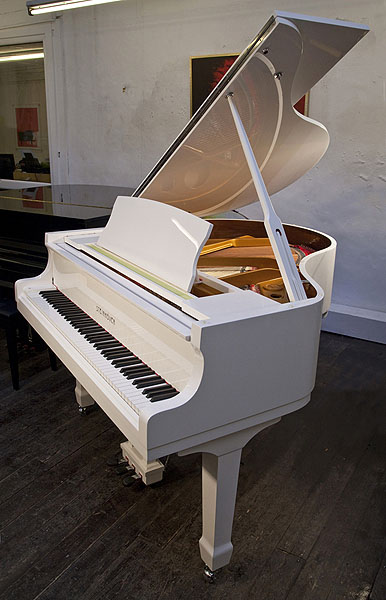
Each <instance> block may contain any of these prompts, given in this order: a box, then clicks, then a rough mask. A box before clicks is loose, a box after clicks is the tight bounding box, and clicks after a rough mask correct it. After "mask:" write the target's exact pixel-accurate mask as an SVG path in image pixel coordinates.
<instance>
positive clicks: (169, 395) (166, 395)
mask: <svg viewBox="0 0 386 600" xmlns="http://www.w3.org/2000/svg"><path fill="white" fill-rule="evenodd" d="M177 394H178V392H177V390H175V389H173V391H172V392H164V393H163V394H159V395H158V396H153V398H150V402H159V401H160V400H167V399H168V398H173V397H174V396H177Z"/></svg>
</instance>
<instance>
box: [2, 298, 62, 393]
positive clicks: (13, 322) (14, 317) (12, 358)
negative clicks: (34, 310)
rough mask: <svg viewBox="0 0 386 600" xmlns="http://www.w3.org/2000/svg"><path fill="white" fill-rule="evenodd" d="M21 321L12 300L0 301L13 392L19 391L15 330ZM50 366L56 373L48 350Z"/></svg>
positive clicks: (53, 361)
mask: <svg viewBox="0 0 386 600" xmlns="http://www.w3.org/2000/svg"><path fill="white" fill-rule="evenodd" d="M22 321H23V317H22V316H21V314H20V313H19V311H18V310H17V306H16V302H15V300H13V298H2V299H0V327H1V328H2V329H5V335H6V340H7V349H8V358H9V365H10V368H11V376H12V385H13V389H14V390H18V389H19V361H18V354H17V329H18V327H19V326H20V324H21V323H22ZM48 352H49V358H50V366H51V369H52V370H53V371H56V369H57V364H56V356H55V354H54V353H53V352H52V350H51V349H50V348H49V349H48Z"/></svg>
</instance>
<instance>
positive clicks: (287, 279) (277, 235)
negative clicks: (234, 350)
mask: <svg viewBox="0 0 386 600" xmlns="http://www.w3.org/2000/svg"><path fill="white" fill-rule="evenodd" d="M226 99H227V100H228V103H229V106H230V109H231V113H232V117H233V120H234V122H235V126H236V129H237V133H238V136H239V138H240V142H241V146H242V149H243V151H244V154H245V158H246V161H247V164H248V167H249V170H250V172H251V175H252V180H253V183H254V186H255V188H256V192H257V196H258V198H259V200H260V203H261V206H262V209H263V213H264V225H265V228H266V230H267V234H268V237H269V240H270V242H271V246H272V249H273V251H274V254H275V257H276V260H277V263H278V266H279V270H280V273H281V276H282V278H283V281H284V285H285V289H286V291H287V294H288V297H289V299H290V301H291V302H295V301H296V300H306V298H307V296H306V293H305V291H304V288H303V284H302V282H301V279H300V276H299V273H298V270H297V268H296V265H295V262H294V259H293V257H292V252H291V249H290V247H289V244H288V240H287V236H286V234H285V231H284V228H283V225H282V222H281V221H280V219H279V217H278V216H277V214H276V213H275V210H274V208H273V206H272V202H271V198H270V197H269V194H268V191H267V188H266V187H265V183H264V180H263V177H262V175H261V173H260V169H259V166H258V164H257V162H256V158H255V155H254V154H253V150H252V147H251V144H250V142H249V139H248V135H247V132H246V131H245V128H244V125H243V122H242V120H241V117H240V115H239V112H238V110H237V108H236V106H235V104H234V102H233V92H229V93H228V94H227V95H226Z"/></svg>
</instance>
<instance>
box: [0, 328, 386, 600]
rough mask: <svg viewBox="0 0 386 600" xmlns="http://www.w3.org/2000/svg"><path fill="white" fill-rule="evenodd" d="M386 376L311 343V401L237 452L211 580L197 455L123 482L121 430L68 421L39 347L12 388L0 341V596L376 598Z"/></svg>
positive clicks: (384, 530) (347, 354)
mask: <svg viewBox="0 0 386 600" xmlns="http://www.w3.org/2000/svg"><path fill="white" fill-rule="evenodd" d="M385 366H386V346H381V345H377V344H372V343H369V342H364V341H360V340H355V339H349V338H345V337H342V336H337V335H332V334H323V335H322V339H321V348H320V360H319V369H318V378H317V386H316V389H315V391H314V393H313V396H312V400H311V402H310V404H309V405H308V406H307V407H306V408H304V409H302V410H301V411H299V412H297V413H294V414H292V415H289V416H287V417H285V418H283V419H282V421H281V422H280V423H279V424H278V425H274V426H273V427H271V428H270V429H267V430H265V431H263V432H262V433H261V434H260V435H259V436H257V437H256V438H255V439H254V440H252V441H251V442H250V443H249V444H248V446H247V447H246V448H245V450H244V453H243V463H244V464H243V465H242V467H241V473H240V481H239V491H238V500H237V507H236V515H235V521H234V529H233V543H234V554H233V559H232V562H231V564H230V565H229V566H228V567H226V568H224V569H223V570H222V571H221V572H220V574H219V575H218V578H217V581H216V583H215V584H213V585H210V584H208V583H207V582H205V581H204V579H203V575H202V567H203V564H202V563H201V559H200V557H199V551H198V544H197V542H198V539H199V537H200V527H201V515H200V493H201V490H200V460H199V457H197V456H190V457H186V458H178V457H176V456H173V457H172V458H171V460H170V468H169V470H168V473H167V476H166V479H165V483H164V484H163V485H161V486H156V487H153V488H151V487H149V488H145V487H144V486H143V485H142V483H140V482H138V483H136V484H134V486H132V487H131V488H125V487H123V485H122V483H121V480H120V478H119V476H117V475H116V474H115V473H114V469H111V468H110V467H107V466H106V459H107V458H108V457H109V456H110V455H112V454H114V452H115V451H116V450H118V444H119V442H120V441H121V440H122V436H121V434H120V432H119V431H118V430H117V429H116V428H115V426H113V425H112V424H111V422H110V421H109V420H108V418H107V417H106V416H105V415H104V414H103V412H102V411H101V410H99V409H97V410H95V411H94V412H92V413H91V414H90V415H89V416H87V417H81V416H80V415H79V414H78V412H77V410H76V404H75V400H74V397H73V387H74V381H73V378H72V377H71V375H70V374H69V373H68V372H67V371H66V369H65V368H64V367H63V366H61V367H60V368H59V370H58V371H57V372H56V373H54V372H52V371H50V370H49V368H48V357H47V354H46V353H44V352H43V353H39V354H33V353H28V354H25V355H24V356H22V357H21V364H20V373H21V385H22V387H21V389H20V391H18V392H14V391H13V390H12V388H11V385H10V377H9V372H8V366H7V362H6V351H5V340H4V338H3V337H1V338H0V385H1V392H0V419H1V429H0V445H1V463H0V599H1V600H32V599H33V598H36V599H37V598H39V600H49V599H50V600H62V599H63V600H89V599H90V600H91V599H92V600H102V599H103V600H118V599H130V600H137V599H138V600H145V599H146V600H147V599H149V600H150V599H158V598H160V599H163V600H165V599H174V598H184V599H189V600H191V599H200V600H201V599H204V598H214V599H221V600H223V599H225V598H232V599H237V598H240V599H241V598H242V599H244V598H256V599H259V600H284V599H287V600H366V599H371V600H385V599H386V555H385V553H386V527H385V525H386V511H385V508H386V502H385V499H386V493H385V487H386V486H385V484H386V478H385V458H386V436H385V429H386V426H385V422H386V420H385V416H386V402H385V400H386V368H385ZM300 368H301V356H299V369H300ZM294 377H296V374H295V373H294ZM255 385H256V386H258V381H256V382H255ZM252 388H253V386H252ZM251 391H252V390H251Z"/></svg>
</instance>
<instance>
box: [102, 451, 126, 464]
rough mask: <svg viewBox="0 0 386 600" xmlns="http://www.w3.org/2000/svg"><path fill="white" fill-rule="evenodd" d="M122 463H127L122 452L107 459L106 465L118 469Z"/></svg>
mask: <svg viewBox="0 0 386 600" xmlns="http://www.w3.org/2000/svg"><path fill="white" fill-rule="evenodd" d="M120 463H125V464H126V461H125V459H124V458H123V457H122V453H121V452H116V453H115V454H114V455H113V456H111V457H110V458H108V459H107V461H106V465H107V466H108V467H117V466H118V465H119V464H120Z"/></svg>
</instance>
